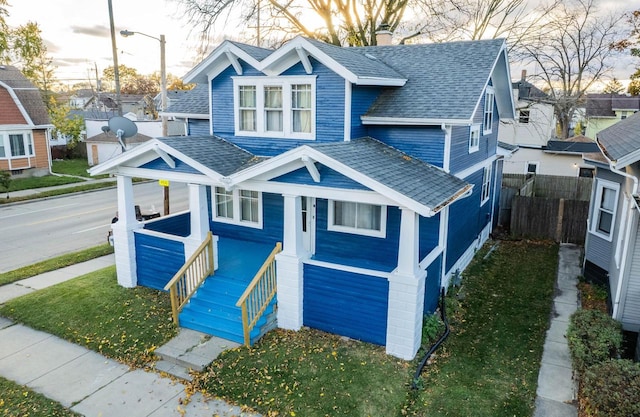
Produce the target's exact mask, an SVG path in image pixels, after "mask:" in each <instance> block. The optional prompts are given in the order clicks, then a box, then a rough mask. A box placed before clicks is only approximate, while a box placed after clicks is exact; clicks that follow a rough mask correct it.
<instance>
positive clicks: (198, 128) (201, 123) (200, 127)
mask: <svg viewBox="0 0 640 417" xmlns="http://www.w3.org/2000/svg"><path fill="white" fill-rule="evenodd" d="M187 129H188V131H189V133H188V135H189V136H208V135H210V134H211V132H210V131H209V121H208V120H202V119H189V124H188V125H187Z"/></svg>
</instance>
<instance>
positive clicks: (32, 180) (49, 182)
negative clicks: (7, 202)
mask: <svg viewBox="0 0 640 417" xmlns="http://www.w3.org/2000/svg"><path fill="white" fill-rule="evenodd" d="M76 182H84V180H82V179H80V178H73V177H58V176H56V175H45V176H44V177H29V178H12V179H11V184H10V185H9V195H11V192H12V191H19V190H32V189H34V188H42V187H52V186H54V185H64V184H73V183H76ZM3 192H4V189H3Z"/></svg>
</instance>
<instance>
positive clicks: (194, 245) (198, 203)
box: [184, 184, 218, 269]
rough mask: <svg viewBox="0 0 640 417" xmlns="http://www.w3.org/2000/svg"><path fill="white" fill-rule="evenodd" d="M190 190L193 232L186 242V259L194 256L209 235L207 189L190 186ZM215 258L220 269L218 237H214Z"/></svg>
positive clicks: (195, 185) (215, 262)
mask: <svg viewBox="0 0 640 417" xmlns="http://www.w3.org/2000/svg"><path fill="white" fill-rule="evenodd" d="M188 188H189V213H190V219H191V221H190V222H191V231H190V233H189V236H188V237H187V238H186V239H185V241H184V258H185V259H189V257H190V256H191V255H193V253H194V252H195V251H196V249H198V246H200V244H201V243H202V242H203V241H204V239H205V238H206V237H207V233H209V206H208V204H207V187H206V186H204V185H200V184H189V185H188ZM213 257H214V259H213V262H214V266H215V269H218V236H214V237H213Z"/></svg>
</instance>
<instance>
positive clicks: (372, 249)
mask: <svg viewBox="0 0 640 417" xmlns="http://www.w3.org/2000/svg"><path fill="white" fill-rule="evenodd" d="M327 215H328V202H327V200H322V199H318V200H316V254H315V256H314V259H318V260H323V261H327V262H336V263H340V264H344V265H350V266H356V267H360V268H369V269H375V270H380V271H387V272H389V271H392V270H393V269H394V268H395V267H396V266H397V265H398V241H399V237H400V209H398V208H397V207H387V236H386V238H379V237H371V236H362V235H356V234H352V233H342V232H334V231H329V230H327Z"/></svg>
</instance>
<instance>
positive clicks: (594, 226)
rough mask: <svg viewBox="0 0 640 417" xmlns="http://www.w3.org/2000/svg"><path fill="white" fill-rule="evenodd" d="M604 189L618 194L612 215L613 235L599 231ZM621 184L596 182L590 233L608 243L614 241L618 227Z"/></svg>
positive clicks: (606, 181)
mask: <svg viewBox="0 0 640 417" xmlns="http://www.w3.org/2000/svg"><path fill="white" fill-rule="evenodd" d="M604 188H609V189H612V190H614V191H615V192H616V195H615V199H614V201H615V204H614V205H613V212H612V213H611V233H609V234H608V235H607V234H605V233H603V232H601V231H599V230H598V221H599V220H600V201H601V200H602V191H603V189H604ZM619 194H620V184H618V183H617V182H613V181H608V180H603V179H597V180H596V195H595V200H594V204H593V211H592V212H591V216H592V219H591V224H590V225H589V232H590V233H591V234H593V235H596V236H598V237H600V238H602V239H604V240H606V241H608V242H611V241H612V240H613V232H614V229H615V225H616V215H617V214H618V199H619V198H620V195H619Z"/></svg>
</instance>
